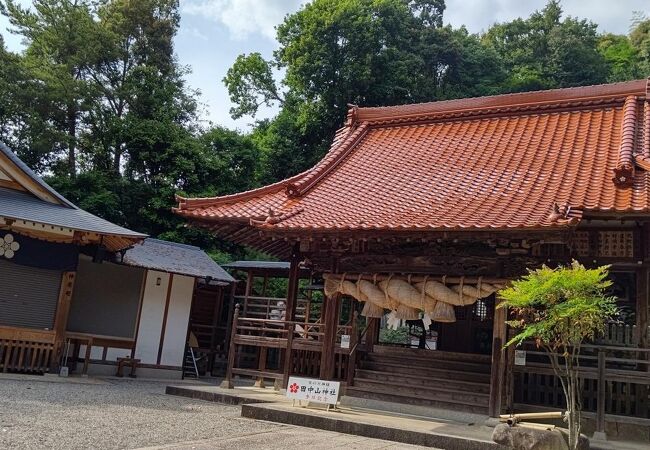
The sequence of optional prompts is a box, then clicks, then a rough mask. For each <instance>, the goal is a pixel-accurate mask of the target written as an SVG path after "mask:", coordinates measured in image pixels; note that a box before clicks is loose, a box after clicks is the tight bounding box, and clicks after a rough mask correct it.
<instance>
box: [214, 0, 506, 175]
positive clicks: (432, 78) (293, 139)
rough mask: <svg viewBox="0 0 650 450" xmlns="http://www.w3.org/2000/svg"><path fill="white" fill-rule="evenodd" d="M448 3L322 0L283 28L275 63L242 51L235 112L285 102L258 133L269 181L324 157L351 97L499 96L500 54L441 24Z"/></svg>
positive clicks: (233, 90)
mask: <svg viewBox="0 0 650 450" xmlns="http://www.w3.org/2000/svg"><path fill="white" fill-rule="evenodd" d="M444 9H445V3H444V1H443V0H342V1H337V2H332V1H329V0H315V1H313V2H311V3H307V4H306V5H305V6H304V7H302V8H301V9H300V10H299V11H297V12H296V13H294V14H291V15H289V16H287V17H286V18H285V20H284V22H283V23H282V24H280V25H279V26H278V28H277V30H278V31H277V39H278V43H279V49H278V50H277V51H276V52H275V53H274V55H273V59H272V60H270V61H266V60H264V59H263V58H262V57H261V56H260V55H259V54H251V55H248V56H246V55H241V56H239V57H238V58H237V60H236V61H235V64H234V65H233V66H232V68H231V69H230V70H229V71H228V74H227V75H226V77H225V78H224V82H225V84H226V86H227V87H228V90H229V93H230V97H231V100H232V102H233V103H234V104H235V106H234V107H233V109H232V110H231V112H232V114H233V116H234V117H241V116H242V115H251V116H254V115H255V113H256V111H257V109H258V107H259V106H261V105H263V104H269V103H272V102H277V103H278V104H279V105H280V106H281V112H280V114H278V116H277V117H276V118H275V119H273V120H271V121H265V122H264V123H262V124H260V126H259V127H258V129H257V130H256V132H255V133H254V135H255V137H256V140H257V142H259V143H260V145H261V146H262V150H263V152H264V155H265V156H266V158H265V164H264V165H263V168H262V175H261V178H262V179H263V180H264V181H265V182H270V181H274V180H277V179H278V178H284V177H287V176H290V175H294V174H295V173H297V172H300V171H302V170H305V169H306V168H308V167H309V166H310V165H312V164H313V163H314V162H316V161H317V160H318V159H320V158H321V157H322V156H323V154H324V153H325V152H326V150H327V147H328V146H329V144H330V142H331V140H332V137H333V135H334V132H335V131H336V129H337V128H339V127H340V126H341V125H342V124H343V121H344V120H345V116H346V113H347V110H348V104H349V103H356V104H362V105H364V106H381V105H394V104H403V103H415V102H421V101H430V100H438V99H445V98H454V97H459V96H468V95H482V94H488V93H494V92H495V90H494V89H493V86H495V85H498V81H500V78H503V77H504V76H505V75H504V72H503V71H502V70H500V68H499V67H498V58H497V55H496V53H495V52H494V51H492V50H491V49H487V50H484V49H482V48H481V44H480V41H479V39H478V36H476V35H472V34H469V33H468V32H467V30H466V29H464V28H461V29H453V28H452V27H450V26H443V20H442V14H443V12H444ZM278 71H283V72H284V77H283V79H282V81H281V83H280V84H276V83H275V81H274V79H273V74H274V73H275V72H278Z"/></svg>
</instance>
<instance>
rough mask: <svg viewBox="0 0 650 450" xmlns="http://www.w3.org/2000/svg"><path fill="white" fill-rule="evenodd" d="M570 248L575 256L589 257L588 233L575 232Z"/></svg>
mask: <svg viewBox="0 0 650 450" xmlns="http://www.w3.org/2000/svg"><path fill="white" fill-rule="evenodd" d="M572 246H573V252H574V253H575V254H576V256H589V232H587V231H578V232H576V233H575V234H574V236H573V241H572Z"/></svg>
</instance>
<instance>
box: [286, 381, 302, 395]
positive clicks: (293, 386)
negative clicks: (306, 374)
mask: <svg viewBox="0 0 650 450" xmlns="http://www.w3.org/2000/svg"><path fill="white" fill-rule="evenodd" d="M299 387H300V386H298V384H297V383H293V384H292V385H291V386H289V391H290V392H291V393H292V394H295V393H296V392H298V388H299Z"/></svg>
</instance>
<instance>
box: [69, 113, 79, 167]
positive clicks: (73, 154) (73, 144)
mask: <svg viewBox="0 0 650 450" xmlns="http://www.w3.org/2000/svg"><path fill="white" fill-rule="evenodd" d="M68 172H69V174H70V178H73V179H74V178H75V177H76V175H77V105H75V104H74V103H69V104H68Z"/></svg>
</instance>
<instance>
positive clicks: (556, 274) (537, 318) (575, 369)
mask: <svg viewBox="0 0 650 450" xmlns="http://www.w3.org/2000/svg"><path fill="white" fill-rule="evenodd" d="M608 269H609V266H603V267H598V268H596V269H586V268H585V267H584V266H583V265H581V264H579V263H578V262H577V261H573V263H572V264H571V265H570V266H568V267H562V266H560V267H557V268H555V269H551V268H549V267H546V266H544V267H542V268H541V269H537V270H532V271H530V272H529V273H528V275H526V276H524V277H523V278H521V279H520V280H517V281H514V282H513V283H512V285H511V286H510V287H508V288H506V289H503V290H502V291H500V292H499V296H500V297H501V298H502V299H503V302H501V304H500V305H499V306H498V307H500V308H508V309H509V310H510V311H511V313H512V315H513V316H514V320H511V321H509V322H508V324H509V325H510V326H512V327H513V328H515V329H516V330H518V334H517V335H516V336H515V337H514V338H512V339H511V340H510V341H509V342H508V343H507V344H506V346H510V345H513V344H517V345H518V344H521V343H523V342H525V341H529V340H533V341H535V342H536V344H537V346H538V347H541V348H543V349H544V351H545V352H546V354H547V355H548V357H549V361H550V363H551V367H552V368H553V372H554V373H555V375H556V376H557V377H558V378H559V379H560V382H561V384H562V389H563V391H564V396H565V399H566V404H567V413H566V416H565V420H566V421H567V422H568V428H569V448H571V449H576V448H578V442H579V436H580V428H581V420H582V419H581V410H582V379H581V378H580V363H579V358H580V349H581V346H582V343H583V342H584V341H585V340H591V339H593V338H594V337H596V336H597V335H598V334H601V333H602V332H603V331H604V330H605V326H606V324H607V322H608V321H610V320H611V319H612V318H613V317H615V316H616V315H617V308H616V298H615V297H612V296H609V295H608V294H607V291H608V288H609V287H610V286H611V285H612V282H611V281H610V280H608V278H607V277H608Z"/></svg>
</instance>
